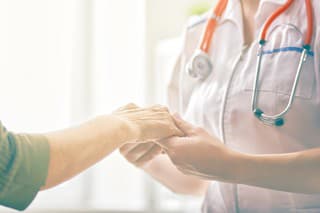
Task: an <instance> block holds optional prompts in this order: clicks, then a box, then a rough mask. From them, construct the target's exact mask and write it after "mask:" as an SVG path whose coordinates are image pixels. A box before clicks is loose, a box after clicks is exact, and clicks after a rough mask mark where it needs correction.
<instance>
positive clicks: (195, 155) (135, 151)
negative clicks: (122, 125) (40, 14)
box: [116, 104, 239, 182]
mask: <svg viewBox="0 0 320 213" xmlns="http://www.w3.org/2000/svg"><path fill="white" fill-rule="evenodd" d="M147 111H148V112H146V109H142V108H139V107H137V106H135V105H133V104H130V105H128V106H126V107H124V108H121V109H119V110H118V111H117V112H116V114H120V115H121V114H123V115H125V117H128V114H130V113H131V115H129V120H130V119H131V120H133V123H135V125H136V126H135V127H134V125H133V127H132V129H133V132H136V133H135V134H136V135H139V136H138V137H135V140H134V141H129V142H127V143H126V144H124V145H123V146H122V147H121V148H120V153H121V154H122V155H123V156H124V157H125V158H126V159H127V160H128V161H129V162H131V163H132V164H134V165H136V166H137V167H140V168H144V167H146V166H148V164H149V163H150V162H151V161H152V160H153V159H154V158H156V157H157V156H158V155H161V154H167V155H168V157H169V158H170V159H171V161H172V163H173V164H174V165H175V166H176V167H177V169H178V170H180V171H181V172H182V173H184V174H187V175H194V176H197V177H200V178H204V179H209V180H219V181H225V182H235V181H236V180H235V178H236V177H235V176H236V175H234V172H235V170H236V169H239V167H238V165H236V164H237V162H238V160H237V157H238V155H239V153H237V152H234V151H232V150H230V149H228V148H227V147H226V146H224V145H223V144H222V143H221V142H220V141H219V140H218V139H217V138H215V137H213V136H211V135H210V134H208V133H207V132H206V131H205V130H204V129H202V128H199V127H195V126H193V125H191V124H190V123H188V122H186V121H184V120H183V119H182V118H181V117H180V116H178V115H174V116H172V115H171V114H170V113H169V111H168V109H167V108H165V107H162V106H155V107H151V108H148V110H147ZM132 112H136V113H132Z"/></svg>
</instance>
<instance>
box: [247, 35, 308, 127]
mask: <svg viewBox="0 0 320 213" xmlns="http://www.w3.org/2000/svg"><path fill="white" fill-rule="evenodd" d="M264 44H265V43H264V41H261V42H260V48H259V54H258V63H257V68H256V75H255V80H254V88H253V97H252V112H253V113H254V115H255V116H256V117H257V118H258V119H259V120H260V121H262V122H263V123H265V124H269V125H274V126H283V125H284V123H285V120H284V116H285V115H286V114H287V113H288V111H289V110H290V108H291V106H292V103H293V101H294V98H295V94H296V90H297V85H298V82H299V79H300V74H301V71H302V67H303V64H304V63H305V62H306V60H307V57H308V52H309V51H310V47H309V46H304V47H303V51H302V53H301V57H300V61H299V65H298V69H297V72H296V76H295V80H294V83H293V86H292V89H291V94H290V98H289V101H288V104H287V106H286V107H285V109H284V110H283V111H282V112H280V113H279V114H276V115H266V114H265V113H264V112H263V111H262V110H261V109H260V108H258V106H257V100H258V81H259V76H260V71H261V62H262V57H263V46H264Z"/></svg>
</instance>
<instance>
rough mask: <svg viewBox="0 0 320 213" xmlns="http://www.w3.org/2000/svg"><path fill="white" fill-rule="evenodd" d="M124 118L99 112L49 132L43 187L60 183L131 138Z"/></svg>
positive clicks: (131, 135)
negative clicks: (72, 125) (90, 118)
mask: <svg viewBox="0 0 320 213" xmlns="http://www.w3.org/2000/svg"><path fill="white" fill-rule="evenodd" d="M132 133H133V132H132V131H130V128H129V126H128V125H127V123H126V122H124V121H123V120H121V119H118V118H117V117H115V116H101V117H98V118H96V119H94V120H91V121H89V122H86V123H84V124H82V125H80V126H77V127H74V128H70V129H66V130H62V131H58V132H54V133H49V134H47V135H46V137H47V138H48V141H49V144H50V163H49V170H48V178H47V181H46V185H45V186H44V187H43V189H47V188H50V187H53V186H55V185H58V184H59V183H62V182H64V181H66V180H68V179H70V178H71V177H73V176H75V175H77V174H78V173H80V172H82V171H83V170H85V169H87V168H88V167H90V166H91V165H93V164H95V163H96V162H98V161H100V160H101V159H103V158H104V157H105V156H107V155H108V154H110V153H111V152H113V151H114V150H115V149H117V148H118V147H119V146H121V145H122V144H123V143H124V142H126V141H128V140H133V139H134V137H135V135H133V134H132Z"/></svg>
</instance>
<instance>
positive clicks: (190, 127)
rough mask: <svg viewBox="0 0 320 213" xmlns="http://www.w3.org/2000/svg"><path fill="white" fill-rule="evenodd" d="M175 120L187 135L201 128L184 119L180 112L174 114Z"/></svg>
mask: <svg viewBox="0 0 320 213" xmlns="http://www.w3.org/2000/svg"><path fill="white" fill-rule="evenodd" d="M173 120H174V122H175V124H176V125H177V127H178V128H179V129H180V130H181V131H183V132H184V133H185V134H186V135H194V134H196V133H197V132H198V131H200V130H201V128H197V127H195V126H193V125H192V124H191V123H189V122H187V121H185V120H183V119H182V118H181V116H180V115H179V114H174V115H173Z"/></svg>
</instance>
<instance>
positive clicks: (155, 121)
mask: <svg viewBox="0 0 320 213" xmlns="http://www.w3.org/2000/svg"><path fill="white" fill-rule="evenodd" d="M113 115H114V116H116V117H118V118H120V119H121V120H123V121H125V122H126V123H127V124H128V126H129V135H130V136H131V137H129V139H128V140H133V141H150V140H151V141H152V140H158V139H161V138H165V137H171V136H175V135H183V133H182V132H181V131H180V130H179V129H178V128H177V127H176V125H175V123H174V120H173V119H172V116H171V115H170V113H169V111H168V109H167V108H166V107H163V106H159V105H157V106H153V107H148V108H140V107H137V106H136V105H134V104H129V105H127V106H125V107H122V108H120V109H118V110H117V111H115V112H114V113H113Z"/></svg>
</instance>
